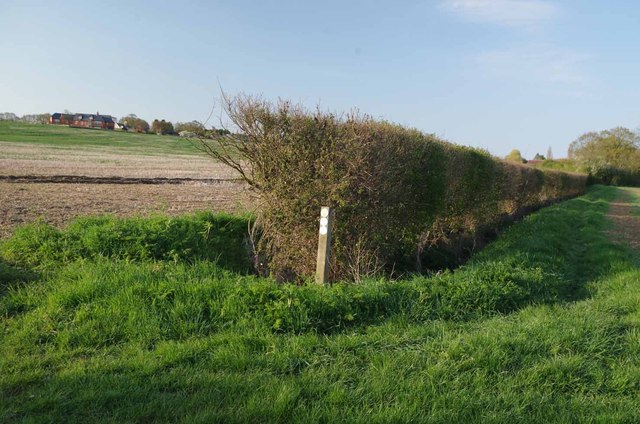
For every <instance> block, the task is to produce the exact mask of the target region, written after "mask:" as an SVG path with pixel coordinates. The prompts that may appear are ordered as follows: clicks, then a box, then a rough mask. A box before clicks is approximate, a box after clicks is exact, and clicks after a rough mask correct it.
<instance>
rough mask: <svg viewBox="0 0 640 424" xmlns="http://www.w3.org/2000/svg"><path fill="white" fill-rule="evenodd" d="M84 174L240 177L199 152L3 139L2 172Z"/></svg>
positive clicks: (1, 145) (0, 147)
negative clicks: (134, 150)
mask: <svg viewBox="0 0 640 424" xmlns="http://www.w3.org/2000/svg"><path fill="white" fill-rule="evenodd" d="M25 175H39V176H44V175H46V176H51V175H82V176H90V177H128V178H198V179H200V178H205V179H206V178H222V179H229V178H237V175H236V174H234V173H233V172H232V170H231V169H230V168H228V167H226V166H224V165H222V164H221V163H216V162H214V161H213V160H212V159H211V158H209V157H207V156H205V155H204V154H202V156H198V155H184V154H182V155H180V154H173V155H142V154H131V153H130V152H127V151H126V150H124V149H120V151H119V150H118V149H109V150H108V151H107V150H106V149H104V148H94V147H91V146H87V147H83V148H82V149H77V148H74V149H70V148H66V147H65V148H61V147H56V146H47V145H38V144H26V143H24V144H22V143H15V142H2V141H0V176H25Z"/></svg>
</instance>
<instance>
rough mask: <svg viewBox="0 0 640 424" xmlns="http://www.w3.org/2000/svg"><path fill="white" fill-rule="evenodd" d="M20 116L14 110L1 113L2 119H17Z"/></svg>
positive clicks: (0, 117) (0, 118)
mask: <svg viewBox="0 0 640 424" xmlns="http://www.w3.org/2000/svg"><path fill="white" fill-rule="evenodd" d="M18 119H20V118H18V116H17V115H16V114H15V113H13V112H5V113H0V121H17V120H18Z"/></svg>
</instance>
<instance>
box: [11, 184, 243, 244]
mask: <svg viewBox="0 0 640 424" xmlns="http://www.w3.org/2000/svg"><path fill="white" fill-rule="evenodd" d="M249 199H250V198H249V195H248V193H247V192H246V190H245V189H244V186H243V185H242V184H240V183H234V182H221V183H212V184H211V183H210V184H198V183H190V184H84V183H83V184H67V183H12V182H0V237H6V236H8V235H9V234H10V233H11V232H12V230H13V229H14V228H15V227H16V226H18V225H21V224H25V223H28V222H32V221H34V220H37V219H43V220H44V221H45V222H48V223H50V224H53V225H55V226H64V224H65V223H67V222H69V221H70V220H72V219H73V218H75V217H78V216H87V215H103V214H113V215H116V216H134V215H146V214H149V213H163V214H168V215H178V214H182V213H186V212H193V211H199V210H214V211H224V212H241V211H246V210H247V209H248V208H249V207H250V203H251V202H250V200H249Z"/></svg>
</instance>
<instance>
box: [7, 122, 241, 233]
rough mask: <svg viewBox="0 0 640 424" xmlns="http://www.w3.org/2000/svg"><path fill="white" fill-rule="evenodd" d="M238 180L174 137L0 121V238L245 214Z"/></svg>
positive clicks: (195, 147) (195, 146)
mask: <svg viewBox="0 0 640 424" xmlns="http://www.w3.org/2000/svg"><path fill="white" fill-rule="evenodd" d="M71 177H73V178H71ZM236 177H237V176H236V175H234V174H233V173H232V172H230V171H229V170H228V169H227V168H226V167H223V166H222V165H221V164H219V163H216V162H215V161H213V160H212V159H210V158H208V157H207V156H206V155H204V154H203V153H202V151H201V150H199V148H198V143H197V142H195V141H191V140H186V139H181V138H179V137H170V136H157V135H151V134H135V133H121V132H114V131H98V130H87V129H78V128H68V127H64V126H49V125H31V124H24V123H15V122H7V121H3V122H0V237H1V236H6V235H8V234H9V233H10V232H11V231H12V229H13V228H15V227H16V226H17V225H19V224H23V223H27V222H32V221H34V220H36V219H39V218H42V219H44V220H45V221H46V222H50V223H53V224H55V225H58V226H61V225H64V224H65V223H67V222H68V221H69V220H70V219H72V218H74V217H78V216H85V215H100V214H105V213H110V214H114V215H116V216H130V215H138V214H148V213H168V214H171V215H176V214H180V213H184V212H192V211H197V210H204V209H212V210H216V211H225V212H238V211H243V210H245V209H247V208H248V207H250V201H249V196H248V194H247V192H246V190H245V187H244V186H243V184H241V183H239V182H236V181H234V179H235V178H236Z"/></svg>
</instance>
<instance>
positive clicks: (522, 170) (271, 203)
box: [203, 96, 586, 281]
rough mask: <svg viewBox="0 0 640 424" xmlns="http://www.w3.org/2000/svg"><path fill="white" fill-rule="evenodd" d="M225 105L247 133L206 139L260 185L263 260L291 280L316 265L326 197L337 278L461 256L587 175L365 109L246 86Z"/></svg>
mask: <svg viewBox="0 0 640 424" xmlns="http://www.w3.org/2000/svg"><path fill="white" fill-rule="evenodd" d="M226 106H227V113H228V115H229V117H230V119H231V120H232V121H233V123H234V124H235V125H236V126H237V127H238V129H239V131H240V132H241V134H242V136H241V138H238V137H227V138H223V139H218V140H216V141H215V142H213V143H214V144H206V142H203V143H205V148H207V150H208V152H209V154H210V155H212V156H213V157H215V158H216V159H218V160H220V161H222V162H223V163H225V164H227V165H229V166H231V167H233V168H234V169H236V170H237V171H238V172H239V173H240V174H241V175H242V177H243V178H244V179H245V181H246V182H247V183H248V184H249V185H250V186H251V187H252V188H253V189H254V190H255V191H256V192H257V193H258V194H259V196H260V199H261V204H260V207H259V208H258V210H257V220H256V226H257V228H259V233H260V234H261V237H260V239H259V240H257V241H256V244H255V245H256V250H257V253H258V254H257V255H256V258H257V260H256V266H257V268H258V270H259V271H261V272H263V273H265V274H266V273H269V274H271V275H272V276H274V277H275V278H276V279H278V280H281V281H282V280H294V279H296V278H297V277H300V276H306V275H310V274H312V273H313V271H314V269H315V254H316V243H317V220H318V212H319V209H320V207H321V206H331V207H333V208H334V209H335V210H336V221H335V224H334V232H333V239H332V240H333V241H332V243H333V247H332V249H333V253H332V256H331V263H330V269H331V275H332V278H333V279H334V280H335V279H343V278H347V279H351V280H360V279H361V278H362V277H363V276H367V275H370V274H371V273H373V272H376V271H378V270H381V269H385V270H386V271H388V272H390V271H392V270H411V271H422V270H424V268H431V267H436V268H437V267H438V264H437V263H434V258H436V257H437V255H438V254H444V255H445V256H446V255H448V256H450V257H452V259H453V260H459V259H461V258H462V257H463V256H465V255H467V254H468V253H469V251H471V250H473V249H474V248H475V247H477V246H478V244H479V243H482V241H483V240H484V239H485V237H486V236H487V235H488V234H491V233H495V231H496V229H497V228H499V227H500V225H501V224H502V223H504V222H505V221H509V220H513V219H516V218H518V217H520V216H522V215H523V214H525V213H527V212H529V211H531V210H533V209H536V208H539V207H541V206H544V205H547V204H549V203H552V202H555V201H558V200H561V199H565V198H569V197H573V196H576V195H579V194H581V193H583V192H584V189H585V186H586V176H583V175H578V174H568V173H562V172H557V171H546V170H545V171H543V170H539V169H533V168H530V167H527V166H524V165H517V164H512V163H507V162H503V161H500V160H498V159H496V158H494V157H492V156H491V155H490V154H489V153H487V152H485V151H482V150H479V149H474V148H469V147H461V146H456V145H454V144H451V143H447V142H445V141H442V140H440V139H438V138H437V137H435V136H434V135H430V134H424V133H422V132H420V131H417V130H415V129H408V128H404V127H401V126H399V125H395V124H392V123H389V122H386V121H376V120H374V119H372V118H371V117H368V116H363V115H360V114H358V113H351V114H348V115H345V116H338V115H336V114H333V113H325V112H322V111H315V112H309V111H307V110H305V109H304V108H302V107H300V106H295V105H292V104H291V103H289V102H286V101H281V102H279V103H278V104H277V105H273V104H270V103H268V102H266V101H262V100H259V99H255V98H251V97H245V96H238V97H236V98H233V99H229V100H228V101H227V104H226ZM210 143H211V142H210ZM450 259H451V258H450ZM449 261H450V260H449V259H448V260H447V261H445V262H449ZM436 262H437V261H436ZM263 264H264V265H263Z"/></svg>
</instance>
